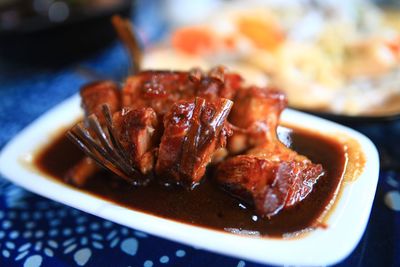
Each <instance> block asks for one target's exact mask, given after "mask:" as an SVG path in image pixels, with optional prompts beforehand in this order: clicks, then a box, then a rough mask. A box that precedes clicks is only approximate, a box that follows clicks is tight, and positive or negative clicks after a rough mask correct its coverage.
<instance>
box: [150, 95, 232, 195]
mask: <svg viewBox="0 0 400 267" xmlns="http://www.w3.org/2000/svg"><path fill="white" fill-rule="evenodd" d="M232 104H233V103H232V101H230V100H227V99H220V100H218V101H214V102H208V101H206V100H205V99H204V98H200V97H197V98H196V99H195V101H194V102H193V101H181V102H179V103H177V104H175V105H174V106H173V107H172V108H171V110H170V112H169V113H167V114H166V115H165V117H164V134H163V136H162V138H161V143H160V147H159V151H158V160H157V165H156V173H157V174H158V176H159V177H160V178H161V179H164V180H165V181H166V182H167V183H174V184H181V185H184V186H186V187H189V188H192V187H193V186H195V185H196V184H198V183H199V181H200V179H201V178H202V177H203V176H204V173H205V171H206V166H207V164H208V163H210V161H211V158H212V156H213V153H214V152H215V151H216V150H217V149H218V148H219V147H220V146H221V145H224V144H225V142H226V141H225V140H226V137H227V135H228V134H229V129H227V125H226V118H227V116H228V114H229V111H230V109H231V107H232Z"/></svg>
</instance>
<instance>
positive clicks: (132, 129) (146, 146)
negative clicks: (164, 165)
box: [113, 108, 162, 175]
mask: <svg viewBox="0 0 400 267" xmlns="http://www.w3.org/2000/svg"><path fill="white" fill-rule="evenodd" d="M113 126H114V129H115V131H116V136H117V139H118V141H119V143H120V144H121V146H122V148H123V150H124V151H125V154H126V155H125V156H126V157H127V159H128V161H129V162H130V164H131V165H132V166H134V167H135V168H136V169H138V170H140V172H141V173H142V174H145V175H146V174H150V173H151V172H152V171H153V170H154V165H155V156H156V155H155V154H156V148H157V145H158V140H159V137H160V133H161V131H162V129H160V124H159V123H158V119H157V114H156V113H155V112H154V110H153V109H152V108H139V109H126V108H123V109H122V110H121V111H119V112H116V113H114V115H113Z"/></svg>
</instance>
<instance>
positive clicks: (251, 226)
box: [35, 129, 345, 237]
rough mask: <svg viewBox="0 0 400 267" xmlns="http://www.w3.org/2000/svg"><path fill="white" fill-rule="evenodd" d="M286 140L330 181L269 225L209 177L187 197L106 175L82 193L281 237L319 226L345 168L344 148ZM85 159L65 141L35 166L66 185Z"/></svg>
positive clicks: (313, 138)
mask: <svg viewBox="0 0 400 267" xmlns="http://www.w3.org/2000/svg"><path fill="white" fill-rule="evenodd" d="M284 132H287V131H284ZM284 138H285V140H288V141H289V143H291V144H290V147H291V148H293V149H294V150H296V151H298V152H299V153H301V154H303V155H306V156H307V157H309V158H310V159H311V160H312V161H313V162H315V163H321V164H322V165H323V167H324V169H325V170H326V175H324V176H323V177H321V178H320V179H319V181H318V183H317V184H316V186H315V187H314V190H313V191H312V193H311V194H310V195H309V196H308V197H307V198H306V199H305V200H304V201H302V202H301V203H300V204H299V205H297V206H295V207H293V208H291V209H287V210H284V211H283V212H280V213H279V214H278V215H277V216H274V217H273V218H271V219H262V218H260V217H257V216H255V215H254V213H253V212H252V210H251V208H246V207H245V206H244V205H242V204H241V203H240V202H238V201H237V200H236V199H234V198H232V197H230V196H229V195H228V194H227V193H225V192H223V191H222V190H221V189H219V188H218V187H217V185H216V184H214V182H213V181H212V179H211V177H207V178H208V179H204V180H205V181H204V182H203V183H202V184H201V185H199V186H197V187H196V188H195V189H194V190H193V191H187V190H184V189H182V188H177V187H165V186H163V185H160V184H158V183H155V182H154V183H151V184H150V185H148V186H146V187H140V188H135V187H133V186H127V184H126V182H124V181H123V180H121V179H116V178H115V177H113V176H112V175H110V174H109V173H108V172H102V173H99V174H97V175H96V176H95V177H93V178H92V179H91V181H90V183H89V184H88V185H87V186H86V187H84V188H82V190H83V191H86V192H89V193H91V194H93V195H96V196H99V197H101V198H104V199H107V200H110V201H112V202H115V203H118V204H120V205H122V206H126V207H129V208H132V209H135V210H140V211H144V212H146V213H150V214H154V215H157V216H160V217H164V218H168V219H173V220H176V221H181V222H186V223H191V224H195V225H201V226H205V227H209V228H213V229H219V230H225V231H230V232H242V233H244V234H256V235H258V234H260V235H268V236H274V237H281V236H283V235H285V234H291V233H296V232H299V231H302V230H305V229H309V228H312V227H315V226H316V220H317V219H318V217H320V216H321V214H322V213H323V212H324V210H325V208H326V207H327V206H328V205H329V202H330V200H331V199H332V198H333V197H334V195H335V192H336V189H337V188H338V186H339V184H340V182H341V177H342V174H343V170H344V166H345V152H344V149H343V145H341V144H340V143H338V142H336V141H334V140H332V139H330V138H327V137H324V136H321V135H319V134H315V133H312V132H308V131H304V130H300V129H296V130H294V131H288V134H287V135H285V137H284ZM286 143H288V142H286ZM82 156H83V154H82V152H81V151H80V150H79V149H78V148H77V147H76V146H75V145H74V144H72V143H71V142H70V141H69V140H68V139H67V138H65V137H64V135H61V136H60V137H58V138H56V139H55V140H54V142H53V143H51V144H50V145H49V146H48V147H47V148H45V149H44V150H43V151H41V152H40V153H39V154H38V156H37V157H36V161H35V164H36V166H37V167H38V168H39V169H40V170H41V171H43V172H44V173H46V174H48V175H50V176H52V177H54V178H55V179H57V180H59V181H60V182H63V179H62V177H64V175H65V173H66V171H67V170H68V169H69V168H70V167H71V166H73V165H74V163H76V162H77V161H78V160H79V159H80V158H81V157H82ZM210 173H211V172H210ZM208 175H209V176H211V174H208Z"/></svg>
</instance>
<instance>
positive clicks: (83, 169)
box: [65, 81, 121, 186]
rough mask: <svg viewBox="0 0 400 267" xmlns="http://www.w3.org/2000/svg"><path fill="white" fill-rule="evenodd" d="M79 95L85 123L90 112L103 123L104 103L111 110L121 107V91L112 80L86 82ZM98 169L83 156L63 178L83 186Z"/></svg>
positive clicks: (91, 161)
mask: <svg viewBox="0 0 400 267" xmlns="http://www.w3.org/2000/svg"><path fill="white" fill-rule="evenodd" d="M80 95H81V105H82V108H83V110H84V113H85V116H84V122H85V123H86V125H88V118H89V116H90V115H92V114H95V115H96V116H97V118H98V120H99V122H100V123H101V124H104V122H105V118H104V116H103V113H102V111H101V110H102V106H103V105H104V104H107V105H108V106H109V108H110V110H111V111H112V112H115V111H117V110H119V109H120V107H121V92H120V90H119V88H118V86H117V84H116V83H114V82H113V81H100V82H94V83H90V84H87V85H85V86H84V87H82V88H81V91H80ZM99 170H100V167H99V166H98V165H97V164H96V163H95V162H94V161H93V160H92V159H91V158H89V157H85V158H83V159H82V160H81V161H80V162H79V163H77V164H76V165H75V166H73V168H72V169H71V170H70V171H68V173H67V174H66V176H65V180H66V181H67V182H68V183H72V184H74V185H76V186H84V185H85V184H86V183H87V181H88V179H89V178H90V177H91V176H92V175H93V174H95V173H96V172H98V171H99Z"/></svg>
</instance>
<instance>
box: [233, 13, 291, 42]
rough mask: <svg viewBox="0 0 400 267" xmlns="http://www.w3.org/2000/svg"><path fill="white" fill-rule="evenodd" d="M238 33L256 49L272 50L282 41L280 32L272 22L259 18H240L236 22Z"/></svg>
mask: <svg viewBox="0 0 400 267" xmlns="http://www.w3.org/2000/svg"><path fill="white" fill-rule="evenodd" d="M237 27H238V29H239V31H240V32H241V33H242V34H243V35H244V36H246V37H247V38H249V39H250V40H251V41H252V42H253V43H254V44H255V45H256V46H257V47H259V48H263V49H267V50H273V49H275V48H277V47H278V46H279V45H280V44H281V43H282V42H283V39H284V36H283V33H282V31H281V30H280V29H279V28H278V26H277V25H276V24H275V23H274V22H273V21H268V20H266V19H263V20H261V19H260V18H251V17H242V18H240V19H239V20H238V21H237Z"/></svg>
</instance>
